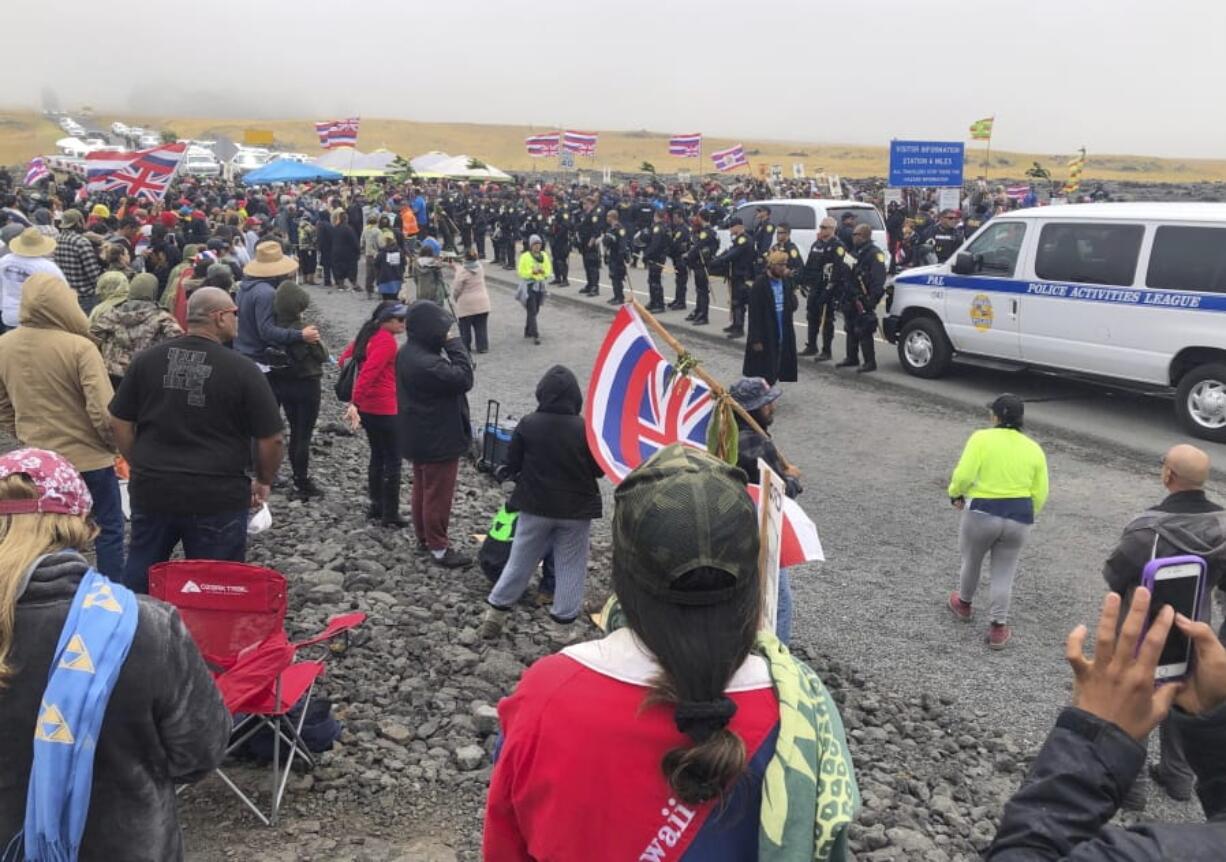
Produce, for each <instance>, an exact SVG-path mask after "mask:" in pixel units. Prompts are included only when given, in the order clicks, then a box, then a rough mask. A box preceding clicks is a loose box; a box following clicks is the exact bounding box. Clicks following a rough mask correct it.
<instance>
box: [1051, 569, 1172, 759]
mask: <svg viewBox="0 0 1226 862" xmlns="http://www.w3.org/2000/svg"><path fill="white" fill-rule="evenodd" d="M1149 609H1150V596H1149V590H1148V589H1146V588H1145V587H1140V588H1138V589H1137V591H1136V592H1135V593H1134V594H1133V596H1132V605H1131V606H1130V607H1129V609H1128V616H1127V617H1126V618H1125V619H1124V624H1123V625H1122V626H1117V622H1118V620H1119V616H1120V597H1119V596H1118V595H1117V594H1116V593H1108V594H1107V597H1106V598H1105V599H1103V610H1102V614H1101V615H1100V616H1099V618H1098V632H1097V634H1096V636H1095V641H1094V658H1093V659H1087V658H1086V657H1085V655H1084V654H1083V652H1082V647H1083V646H1084V645H1085V639H1086V627H1085V626H1083V625H1081V626H1077V628H1075V629H1073V631H1072V632H1070V633H1069V636H1068V641H1067V644H1066V647H1065V658H1066V659H1068V663H1069V665H1070V666H1071V667H1072V668H1073V675H1074V677H1075V681H1074V685H1073V706H1075V707H1077V708H1078V709H1083V710H1085V711H1086V712H1088V713H1090V714H1091V715H1095V716H1098V717H1099V718H1101V719H1103V720H1104V721H1109V722H1111V723H1112V724H1114V725H1116V726H1117V727H1118V728H1120V729H1121V730H1122V731H1124V733H1126V734H1128V735H1129V736H1131V737H1132V738H1133V739H1135V740H1137V741H1142V740H1144V739H1145V738H1146V737H1147V736H1148V735H1149V733H1150V731H1152V730H1153V729H1154V728H1155V727H1157V726H1158V723H1159V722H1161V721H1162V719H1164V718H1166V714H1167V713H1168V712H1170V709H1171V702H1172V701H1174V699H1175V696H1176V695H1177V694H1178V693H1179V692H1180V690H1181V689H1182V688H1183V687H1182V686H1179V685H1163V686H1157V687H1155V686H1154V676H1155V669H1156V668H1157V666H1158V658H1159V655H1160V654H1161V653H1162V649H1163V644H1164V643H1165V642H1166V637H1167V633H1168V632H1169V631H1170V629H1171V624H1172V622H1173V621H1174V619H1175V612H1174V611H1173V610H1171V609H1170V608H1169V607H1164V608H1162V609H1161V610H1159V611H1158V614H1157V616H1156V617H1155V618H1154V621H1153V623H1152V624H1151V625H1150V626H1149V630H1148V633H1147V634H1146V635H1145V637H1144V638H1142V637H1141V630H1142V628H1143V627H1144V625H1145V620H1146V617H1147V616H1148V614H1149ZM1117 628H1118V631H1119V636H1118V638H1117V637H1116V630H1117Z"/></svg>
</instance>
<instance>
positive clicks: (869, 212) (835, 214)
mask: <svg viewBox="0 0 1226 862" xmlns="http://www.w3.org/2000/svg"><path fill="white" fill-rule="evenodd" d="M843 213H853V214H854V215H855V217H856V224H866V225H868V226H869V227H871V228H872V229H873V230H885V224H883V223H882V221H881V216H880V215H879V214H878V213H877V210H875V209H873V208H872V207H827V209H826V215H827V216H829V217H830V218H832V219H834V223H835V224H840V225H841V224H842V223H843Z"/></svg>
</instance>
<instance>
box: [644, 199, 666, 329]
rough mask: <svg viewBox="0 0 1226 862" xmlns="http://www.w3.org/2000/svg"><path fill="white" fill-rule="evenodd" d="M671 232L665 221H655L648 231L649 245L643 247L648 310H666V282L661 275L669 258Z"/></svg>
mask: <svg viewBox="0 0 1226 862" xmlns="http://www.w3.org/2000/svg"><path fill="white" fill-rule="evenodd" d="M668 246H669V232H668V225H666V224H665V223H664V222H663V221H656V222H653V223H652V225H651V229H650V230H648V232H647V247H646V248H644V249H643V263H644V264H645V265H646V267H647V310H648V311H656V312H659V311H664V310H665V308H666V306H665V305H664V284H663V282H662V281H661V280H660V276H661V275H662V274H663V272H664V264H665V262H666V261H667V260H668Z"/></svg>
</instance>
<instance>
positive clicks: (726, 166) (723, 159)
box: [711, 144, 749, 171]
mask: <svg viewBox="0 0 1226 862" xmlns="http://www.w3.org/2000/svg"><path fill="white" fill-rule="evenodd" d="M711 161H712V162H714V163H715V170H717V171H730V170H733V169H734V168H739V167H741V166H742V165H747V164H749V159H747V158H745V148H744V147H743V146H741V145H740V144H737V145H736V146H735V147H729V148H728V149H726V150H719V151H717V152H714V153H711Z"/></svg>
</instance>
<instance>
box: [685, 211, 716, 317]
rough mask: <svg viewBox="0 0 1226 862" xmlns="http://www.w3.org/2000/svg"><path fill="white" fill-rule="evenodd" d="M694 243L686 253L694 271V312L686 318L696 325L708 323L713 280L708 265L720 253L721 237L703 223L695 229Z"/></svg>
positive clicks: (689, 264) (687, 261)
mask: <svg viewBox="0 0 1226 862" xmlns="http://www.w3.org/2000/svg"><path fill="white" fill-rule="evenodd" d="M692 237H693V242H692V243H691V244H690V250H689V251H687V252H686V253H685V261H686V263H687V264H688V266H689V268H690V269H692V270H693V271H694V311H693V313H692V314H690V315H688V316H687V317H686V320H692V321H693V322H694V324H695V325H697V326H703V325H705V324H706V323H708V320H707V314H708V308H709V306H710V302H711V279H710V277H709V276H708V274H707V265H708V264H709V263H710V262H711V259H712V258H714V257H715V255H716V253H717V252H718V251H719V236H718V235H717V234H716V233H715V229H714V228H713V227H711V225H709V224H707V223H706V222H703V223H702V224H701V225H699V226H698V227H697V228H695V229H694V232H693V234H692Z"/></svg>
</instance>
